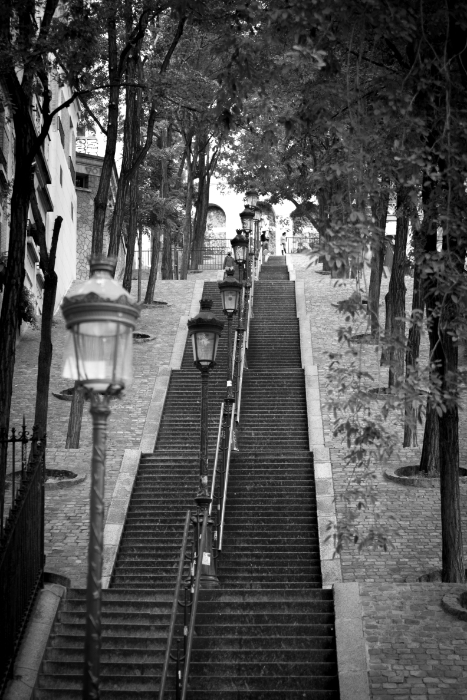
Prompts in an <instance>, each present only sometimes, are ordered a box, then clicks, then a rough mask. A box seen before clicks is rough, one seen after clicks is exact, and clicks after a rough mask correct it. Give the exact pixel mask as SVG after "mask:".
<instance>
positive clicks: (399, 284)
mask: <svg viewBox="0 0 467 700" xmlns="http://www.w3.org/2000/svg"><path fill="white" fill-rule="evenodd" d="M396 207H397V225H396V241H395V246H394V262H393V267H392V273H391V279H390V282H389V291H388V293H387V294H386V299H385V300H386V326H385V333H384V335H385V339H386V343H387V346H386V349H385V353H384V356H383V357H382V358H381V361H382V363H383V364H384V363H386V362H387V364H389V387H392V386H394V385H395V384H396V382H397V380H398V379H399V378H400V377H401V376H402V375H403V373H404V345H405V292H406V288H405V281H404V277H405V267H406V248H407V236H408V231H409V213H408V190H407V189H406V188H404V187H402V186H401V187H399V190H398V192H397V204H396Z"/></svg>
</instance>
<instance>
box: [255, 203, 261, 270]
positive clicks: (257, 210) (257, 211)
mask: <svg viewBox="0 0 467 700" xmlns="http://www.w3.org/2000/svg"><path fill="white" fill-rule="evenodd" d="M260 221H261V209H260V208H259V207H255V218H254V226H255V258H256V260H258V257H259V224H260Z"/></svg>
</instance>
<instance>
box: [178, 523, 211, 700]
mask: <svg viewBox="0 0 467 700" xmlns="http://www.w3.org/2000/svg"><path fill="white" fill-rule="evenodd" d="M208 517H209V514H208V511H207V510H205V511H204V515H203V524H202V526H201V537H200V539H199V542H198V556H197V558H196V576H195V583H194V590H193V597H192V602H191V614H190V624H189V627H188V634H187V638H186V652H185V658H184V665H183V679H182V694H181V699H180V700H185V698H186V691H187V687H188V674H189V672H190V660H191V650H192V647H193V635H194V631H195V619H196V610H197V608H198V598H199V588H200V586H199V584H200V580H201V569H202V568H203V552H204V546H205V543H206V532H207V528H208Z"/></svg>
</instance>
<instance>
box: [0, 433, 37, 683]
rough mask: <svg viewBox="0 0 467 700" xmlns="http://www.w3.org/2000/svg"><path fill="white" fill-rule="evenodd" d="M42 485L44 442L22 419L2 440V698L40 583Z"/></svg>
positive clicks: (0, 678)
mask: <svg viewBox="0 0 467 700" xmlns="http://www.w3.org/2000/svg"><path fill="white" fill-rule="evenodd" d="M28 446H29V454H28ZM44 483H45V438H43V439H42V440H40V439H39V436H38V431H37V429H36V428H34V429H33V431H32V435H30V434H29V433H28V432H27V430H26V425H25V423H24V420H23V426H22V430H21V431H19V432H18V431H16V430H15V429H14V428H12V430H11V433H10V437H8V436H7V435H6V434H5V433H4V434H3V435H2V436H0V696H1V695H2V692H3V690H4V688H5V686H6V683H7V680H8V677H9V674H10V673H11V670H12V667H13V661H14V657H15V654H16V652H17V650H18V646H19V643H20V640H21V635H22V633H23V631H24V628H25V625H26V623H27V620H28V617H29V614H30V611H31V608H32V604H33V602H34V599H35V596H36V594H37V591H38V590H39V588H40V587H42V585H43V576H44V564H45V556H44Z"/></svg>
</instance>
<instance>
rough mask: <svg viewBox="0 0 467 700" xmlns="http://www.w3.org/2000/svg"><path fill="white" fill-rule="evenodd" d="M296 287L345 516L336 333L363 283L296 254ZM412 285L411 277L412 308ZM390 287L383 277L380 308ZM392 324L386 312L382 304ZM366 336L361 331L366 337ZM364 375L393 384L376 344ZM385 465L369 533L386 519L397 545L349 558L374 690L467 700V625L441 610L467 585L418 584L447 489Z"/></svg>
mask: <svg viewBox="0 0 467 700" xmlns="http://www.w3.org/2000/svg"><path fill="white" fill-rule="evenodd" d="M290 258H291V262H292V263H293V266H294V269H295V271H296V276H297V279H304V283H305V294H306V301H307V311H308V312H309V313H310V315H311V333H312V344H313V356H314V362H315V364H317V365H318V374H319V382H320V392H321V402H322V414H323V427H324V432H325V440H326V445H327V446H328V447H329V448H330V453H331V461H332V473H333V480H334V489H335V494H336V510H337V516H338V518H339V516H342V513H343V503H342V494H343V492H344V490H345V489H346V487H347V485H348V483H349V481H351V477H352V474H350V473H349V471H348V468H347V467H346V466H345V463H344V454H345V449H344V446H343V445H342V443H341V442H340V441H339V440H337V439H336V438H334V437H333V436H332V420H331V416H330V413H329V408H328V406H327V405H326V397H327V371H328V366H329V363H330V358H329V353H330V352H336V351H337V350H338V347H339V345H338V341H337V330H338V328H339V326H341V325H343V321H342V318H341V317H340V316H339V314H338V312H337V309H336V308H335V306H333V305H334V304H336V303H337V302H338V301H339V300H342V299H345V298H348V297H349V296H350V294H351V293H352V292H353V291H354V290H355V281H353V280H347V281H346V282H345V283H344V284H339V286H338V285H336V280H331V279H330V277H329V276H327V275H322V274H320V270H321V266H320V265H319V266H314V267H308V265H309V262H310V261H309V258H308V257H307V256H305V255H293V256H290ZM411 283H412V280H411V279H410V278H406V286H407V304H408V309H409V306H410V302H411V291H412V284H411ZM387 288H388V280H387V279H386V280H384V279H383V285H382V290H381V300H382V301H383V300H384V294H385V293H386V291H387ZM380 321H381V323H382V324H383V325H384V306H381V319H380ZM364 330H365V329H364V328H361V329H358V331H359V332H364ZM427 352H428V347H427V337H426V334H425V335H424V337H423V339H422V348H421V356H420V361H421V362H424V361H426V358H427ZM360 360H361V367H362V368H364V369H365V370H366V371H368V372H370V373H371V374H372V375H373V376H374V378H375V384H379V385H380V386H385V385H386V382H387V370H385V369H384V368H381V367H380V366H379V353H378V352H376V351H375V348H374V347H372V346H368V345H362V346H360ZM460 421H461V429H460V434H461V465H464V466H465V465H466V463H467V444H466V435H467V430H466V427H467V426H466V425H465V424H466V420H465V414H464V413H463V412H461V416H460ZM389 424H390V425H391V427H392V428H393V429H394V430H395V432H396V434H397V435H398V438H399V443H400V444H402V416H401V415H400V414H398V415H393V416H392V417H391V418H390V421H389ZM422 439H423V430H422V429H420V431H419V442H420V447H418V448H410V449H402V448H400V450H399V454H398V455H396V456H395V457H394V459H393V460H391V462H392V466H395V465H397V466H399V464H415V463H416V462H417V460H418V459H419V456H420V451H421V442H422ZM382 467H383V465H378V466H377V468H376V470H375V475H374V487H375V490H376V495H377V502H376V504H375V508H374V513H375V515H374V516H373V515H372V514H371V513H370V514H368V516H366V517H364V518H362V522H363V523H364V525H365V526H366V527H368V526H370V525H371V522H372V518H373V517H378V518H379V519H380V522H381V523H382V524H383V526H385V528H386V531H387V533H388V535H389V537H390V545H389V548H388V551H386V552H385V551H383V550H382V549H370V548H367V549H364V550H363V551H362V552H359V551H358V549H357V547H352V548H348V549H346V550H345V551H344V552H343V554H342V556H341V564H342V575H343V581H344V582H346V581H347V582H353V581H359V582H361V585H360V590H361V595H362V603H363V608H364V631H365V641H366V644H367V650H368V657H369V663H370V687H371V697H372V698H373V700H389V698H394V697H397V698H399V699H404V700H409V699H410V700H415V699H425V700H429V699H433V698H436V700H441V699H448V698H449V699H451V698H466V697H467V623H465V622H462V621H459V620H457V619H456V618H454V617H452V616H451V615H448V614H447V613H445V612H444V611H443V610H442V608H441V598H442V596H443V595H444V594H445V593H447V592H448V591H451V592H452V591H453V590H454V591H457V590H462V587H459V586H452V585H449V584H438V583H428V584H422V583H418V582H417V583H410V584H407V583H405V581H406V580H407V579H408V580H409V581H415V579H416V577H418V576H420V575H422V574H424V573H426V572H428V571H430V570H433V569H440V568H441V532H440V530H441V523H440V497H439V488H438V484H435V486H434V487H433V488H417V487H410V486H403V485H400V484H396V483H393V482H389V481H386V480H385V479H384V477H383V475H382ZM466 506H467V486H466V485H461V512H462V516H463V535H464V537H463V540H464V555H465V556H466V560H467V507H466Z"/></svg>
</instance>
